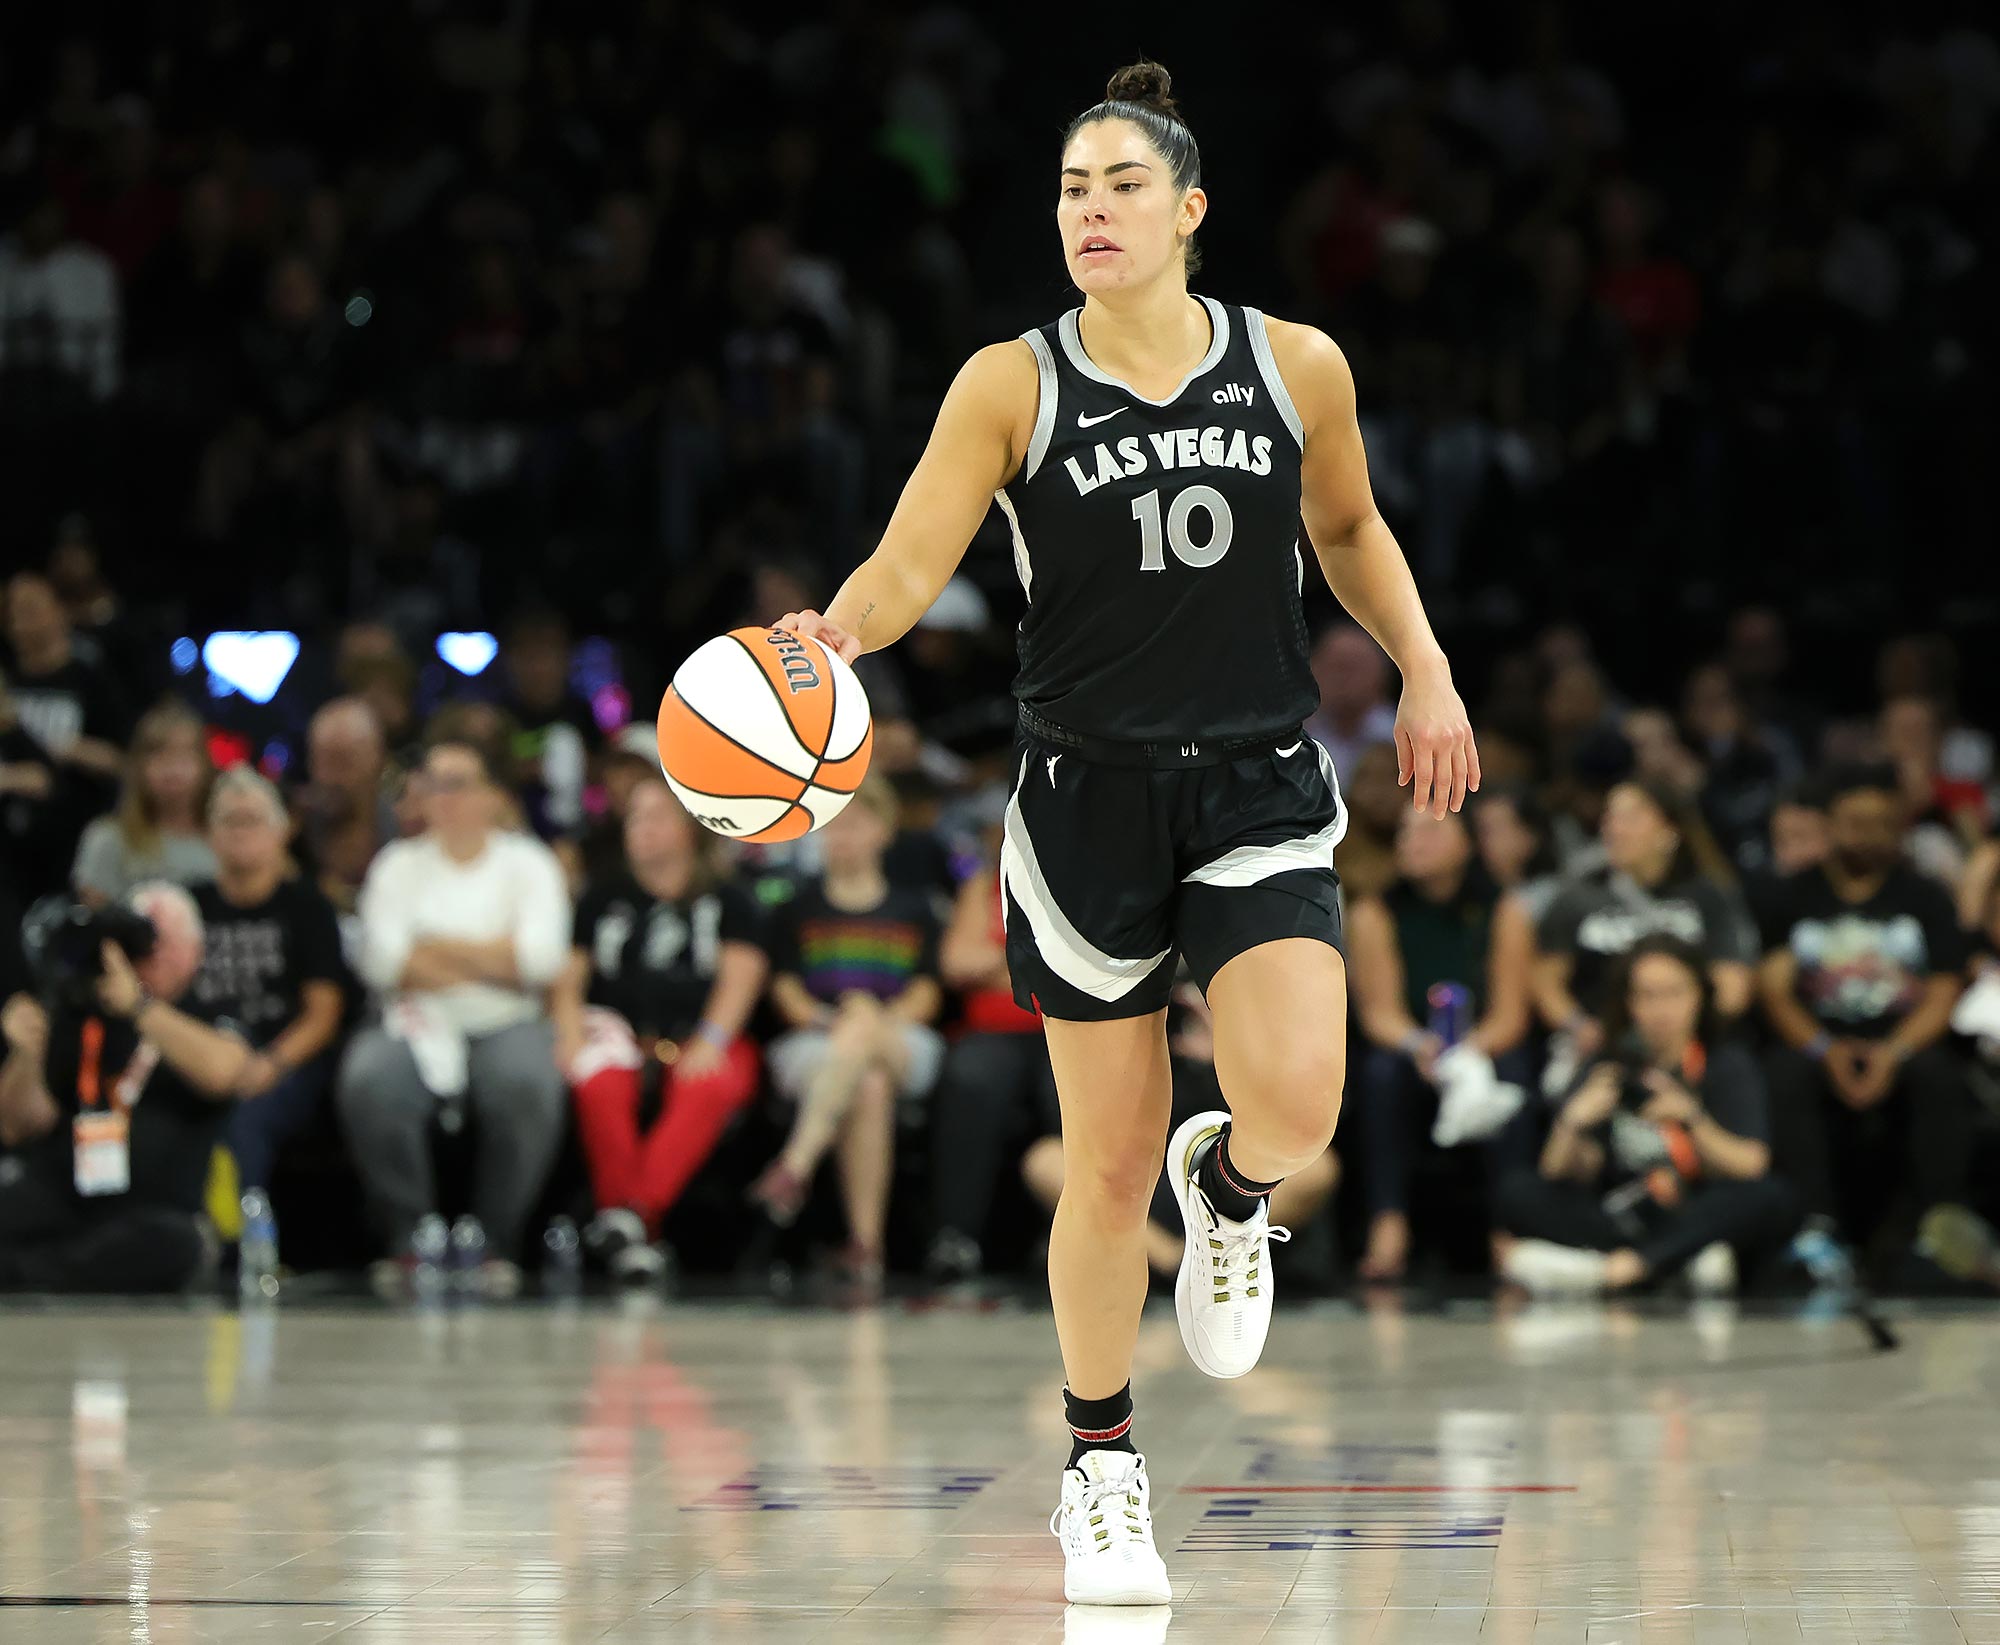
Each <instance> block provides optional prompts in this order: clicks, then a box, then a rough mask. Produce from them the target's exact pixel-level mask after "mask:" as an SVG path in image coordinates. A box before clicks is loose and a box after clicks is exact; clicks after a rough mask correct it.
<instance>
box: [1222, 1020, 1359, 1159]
mask: <svg viewBox="0 0 2000 1645" xmlns="http://www.w3.org/2000/svg"><path fill="white" fill-rule="evenodd" d="M1346 1074H1347V1067H1346V1059H1345V1058H1344V1057H1343V1056H1342V1054H1341V1051H1340V1048H1339V1047H1338V1046H1329V1045H1326V1044H1324V1043H1323V1042H1320V1041H1318V1040H1313V1041H1308V1042H1305V1043H1303V1044H1302V1043H1299V1042H1296V1041H1294V1042H1293V1043H1292V1044H1291V1045H1290V1046H1289V1047H1288V1046H1287V1045H1285V1044H1283V1043H1274V1044H1273V1045H1271V1046H1270V1047H1269V1048H1268V1049H1267V1050H1265V1051H1264V1052H1263V1053H1261V1054H1260V1055H1259V1056H1258V1057H1257V1058H1256V1059H1255V1061H1254V1063H1253V1064H1252V1066H1251V1067H1250V1068H1249V1069H1247V1070H1245V1071H1244V1073H1243V1075H1242V1077H1240V1078H1239V1079H1238V1080H1236V1081H1233V1082H1232V1083H1231V1088H1230V1101H1231V1104H1232V1106H1233V1107H1234V1108H1235V1109H1236V1110H1237V1112H1238V1113H1239V1115H1240V1114H1247V1113H1254V1114H1255V1115H1256V1125H1257V1128H1258V1132H1259V1134H1260V1136H1262V1137H1263V1138H1265V1139H1266V1141H1267V1143H1268V1146H1270V1147H1272V1148H1274V1149H1276V1150H1278V1151H1279V1152H1281V1153H1286V1154H1296V1155H1298V1156H1300V1157H1301V1158H1306V1159H1312V1158H1317V1157H1318V1155H1319V1153H1320V1152H1321V1150H1323V1149H1324V1148H1325V1147H1326V1145H1327V1144H1328V1143H1329V1142H1331V1141H1332V1140H1333V1130H1334V1125H1335V1122H1336V1121H1338V1120H1339V1118H1340V1092H1341V1086H1342V1084H1343V1083H1344V1082H1345V1079H1346Z"/></svg>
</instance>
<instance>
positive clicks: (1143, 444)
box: [994, 297, 1319, 742]
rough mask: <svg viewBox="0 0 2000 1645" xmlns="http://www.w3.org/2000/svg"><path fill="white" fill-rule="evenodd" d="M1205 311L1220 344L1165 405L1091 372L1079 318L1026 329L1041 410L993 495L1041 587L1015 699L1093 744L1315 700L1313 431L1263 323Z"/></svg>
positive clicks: (1234, 729) (1245, 724)
mask: <svg viewBox="0 0 2000 1645" xmlns="http://www.w3.org/2000/svg"><path fill="white" fill-rule="evenodd" d="M1201 301H1202V303H1203V305H1204V306H1205V307H1206V308H1207V310H1208V314H1209V321H1210V324H1211V325H1212V326H1213V328H1214V336H1213V340H1212V341H1211V342H1210V344H1209V349H1208V352H1207V353H1206V354H1205V355H1203V356H1202V358H1201V362H1200V364H1198V365H1197V366H1196V367H1195V368H1194V370H1193V371H1191V372H1190V373H1189V374H1188V375H1187V377H1186V378H1185V379H1184V380H1183V381H1182V383H1181V385H1180V387H1179V388H1177V389H1176V390H1175V391H1174V392H1173V393H1172V394H1169V395H1168V396H1167V397H1166V398H1165V399H1164V400H1149V399H1147V398H1146V397H1145V396H1144V395H1142V394H1139V393H1138V392H1137V391H1135V390H1134V389H1132V388H1130V387H1128V386H1127V385H1126V384H1124V383H1122V382H1120V381H1119V380H1118V379H1117V378H1115V377H1113V376H1111V375H1109V374H1108V373H1107V372H1104V371H1101V370H1100V369H1098V367H1097V366H1096V365H1094V364H1093V363H1092V362H1091V359H1090V356H1089V355H1087V354H1085V353H1084V351H1083V343H1082V340H1081V338H1080V336H1079V335H1078V329H1077V317H1078V315H1079V314H1080V313H1081V312H1082V311H1081V310H1080V309H1072V310H1071V311H1070V312H1069V313H1068V314H1065V315H1064V316H1063V317H1062V318H1061V319H1060V320H1058V321H1056V322H1055V323H1054V324H1052V325H1046V326H1043V327H1041V328H1040V329H1038V330H1035V331H1030V332H1027V333H1026V334H1025V335H1024V336H1023V338H1022V341H1024V342H1026V343H1027V344H1028V346H1029V347H1030V348H1032V349H1033V350H1034V351H1035V359H1036V361H1037V363H1038V364H1039V366H1040V368H1041V400H1040V405H1039V407H1038V409H1037V412H1036V417H1035V427H1034V435H1033V438H1032V439H1031V440H1030V442H1029V446H1028V451H1027V455H1026V458H1025V460H1024V461H1023V463H1022V465H1021V470H1020V472H1019V473H1018V474H1016V475H1015V477H1014V478H1013V480H1012V481H1011V482H1009V483H1008V485H1007V486H1006V487H1005V488H1004V489H1003V490H1001V491H999V492H996V493H995V494H994V495H995V500H996V501H997V502H998V503H999V505H1000V509H1001V512H1002V513H1004V514H1005V515H1006V516H1007V523H1008V525H1009V526H1010V527H1011V528H1012V529H1013V533H1014V568H1015V570H1016V572H1018V573H1019V575H1020V578H1021V586H1022V587H1023V588H1024V589H1025V590H1026V591H1027V595H1028V610H1027V615H1026V616H1024V617H1023V618H1022V619H1021V626H1020V636H1019V637H1020V658H1021V668H1020V673H1019V674H1018V675H1017V676H1016V677H1015V681H1014V695H1015V696H1016V697H1017V698H1018V699H1019V700H1020V701H1022V702H1024V703H1026V704H1028V705H1029V706H1030V707H1032V708H1033V709H1035V710H1036V712H1038V713H1040V714H1042V715H1044V716H1045V717H1046V718H1048V719H1050V720H1053V721H1055V722H1056V723H1057V724H1058V725H1062V726H1066V727H1068V728H1069V729H1070V730H1073V731H1079V732H1082V733H1084V734H1085V735H1087V736H1095V737H1108V738H1116V739H1119V740H1121V741H1133V742H1153V741H1166V740H1175V739H1178V740H1209V739H1219V738H1224V737H1231V736H1250V735H1255V734H1258V733H1261V732H1265V731H1281V730H1285V729H1287V728H1291V727H1296V726H1297V725H1298V724H1299V723H1300V722H1301V721H1302V720H1304V719H1305V718H1306V717H1307V716H1308V715H1309V714H1311V713H1312V712H1313V710H1314V709H1315V708H1316V707H1317V706H1318V702H1319V697H1318V692H1317V690H1316V689H1315V687H1314V685H1313V679H1312V674H1311V671H1310V669H1309V667H1308V665H1307V664H1308V659H1307V644H1306V628H1305V614H1304V611H1303V610H1302V608H1301V604H1300V596H1301V593H1302V592H1303V588H1304V578H1305V569H1304V561H1303V560H1302V558H1301V556H1300V554H1299V549H1298V538H1299V462H1300V456H1301V453H1302V451H1303V449H1304V438H1305V436H1304V429H1303V426H1302V425H1301V423H1300V421H1299V414H1298V411H1297V409H1296V408H1295V407H1294V406H1293V404H1292V400H1291V396H1290V395H1289V394H1287V393H1286V392H1285V385H1284V382H1283V380H1282V379H1281V378H1280V377H1279V375H1278V368H1277V365H1276V363H1275V362H1274V361H1273V360H1272V358H1271V344H1270V339H1269V337H1268V336H1267V335H1266V333H1265V330H1264V316H1263V315H1262V314H1260V313H1258V312H1257V310H1256V309H1254V308H1237V307H1233V306H1231V305H1227V304H1223V303H1218V302H1216V301H1215V300H1214V299H1213V298H1209V297H1204V298H1202V299H1201Z"/></svg>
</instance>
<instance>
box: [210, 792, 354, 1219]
mask: <svg viewBox="0 0 2000 1645" xmlns="http://www.w3.org/2000/svg"><path fill="white" fill-rule="evenodd" d="M208 831H209V839H210V842H211V843H212V845H213V847H214V850H215V861H216V873H215V878H214V879H213V880H207V881H204V882H202V883H201V884H198V885H196V886H195V887H194V899H195V903H196V905H197V906H198V907H199V908H200V909H201V916H202V924H203V927H204V929H205V931H206V933H207V941H206V944H205V945H204V950H203V954H202V962H201V970H200V972H199V973H198V974H197V975H196V977H195V980H194V988H193V990H192V993H191V996H190V997H191V998H192V999H194V1000H195V1001H196V1002H197V1003H198V1004H199V1005H200V1006H201V1007H202V1008H203V1010H204V1012H205V1013H206V1014H209V1015H213V1016H217V1017H226V1018H228V1019H229V1020H230V1021H231V1022H233V1023H235V1025H236V1027H237V1029H238V1031H239V1032H240V1033H241V1034H242V1035H243V1037H244V1038H245V1039H247V1040H248V1041H249V1042H250V1044H251V1046H252V1047H253V1048H254V1054H253V1055H252V1056H251V1058H250V1060H249V1063H248V1064H247V1065H246V1066H245V1068H244V1070H243V1077H242V1079H241V1080H239V1081H238V1082H237V1086H236V1090H235V1093H234V1094H235V1095H236V1096H238V1097H240V1098H242V1099H243V1100H242V1101H241V1102H239V1103H238V1104H237V1105H236V1107H235V1108H234V1109H233V1110H232V1112H231V1114H230V1119H229V1150H230V1153H231V1154H232V1155H234V1156H235V1160H236V1174H237V1178H238V1180H239V1181H240V1182H241V1184H242V1186H243V1187H245V1188H268V1187H269V1186H270V1182H271V1167H272V1165H273V1163H274V1162H275V1161H276V1159H277V1154H278V1150H279V1149H280V1148H281V1147H283V1146H284V1143H285V1141H286V1139H287V1138H289V1137H291V1136H292V1135H294V1134H295V1133H296V1132H297V1131H298V1130H299V1129H300V1128H301V1127H302V1126H303V1125H304V1124H305V1123H306V1121H307V1120H309V1119H310V1118H311V1117H312V1113H313V1110H314V1109H315V1108H316V1107H317V1106H318V1105H319V1101H320V1098H321V1097H322V1096H323V1095H324V1094H325V1091H326V1087H327V1081H328V1079H329V1078H330V1076H331V1073H332V1069H331V1067H330V1066H329V1065H330V1063H331V1061H332V1059H331V1057H330V1056H329V1054H328V1053H329V1051H330V1050H331V1048H332V1046H333V1042H334V1039H335V1037H336V1036H337V1035H338V1034H339V1032H340V1024H341V1019H342V1018H343V1017H344V1016H345V1014H346V1010H347V990H348V974H347V967H346V964H345V963H344V962H343V960H342V959H341V953H340V930H339V927H338V925H337V924H336V923H335V916H334V912H333V905H332V904H331V903H329V902H328V901H327V900H326V898H325V897H323V896H322V895H320V893H319V891H318V889H317V888H316V887H315V886H314V885H313V884H312V882H311V881H310V880H307V879H306V878H305V877H304V876H302V875H301V874H299V873H298V871H297V870H296V868H295V867H294V866H293V864H292V861H291V858H290V857H289V855H288V854H287V852H286V841H287V840H288V839H289V837H290V835H291V818H290V816H289V815H288V814H287V813H286V811H285V802H284V798H283V796H282V795H280V794H279V792H278V790H277V788H276V787H275V785H273V784H272V783H271V781H270V780H269V779H268V778H265V777H261V776H259V775H258V774H257V773H256V772H255V771H252V770H251V769H250V768H249V767H247V766H236V767H234V768H232V769H231V770H228V771H225V772H224V773H223V774H222V775H221V776H220V777H218V778H217V779H216V783H215V792H214V793H213V795H212V796H211V797H210V799H209V803H208Z"/></svg>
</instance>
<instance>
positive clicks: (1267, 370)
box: [1243, 308, 1306, 451]
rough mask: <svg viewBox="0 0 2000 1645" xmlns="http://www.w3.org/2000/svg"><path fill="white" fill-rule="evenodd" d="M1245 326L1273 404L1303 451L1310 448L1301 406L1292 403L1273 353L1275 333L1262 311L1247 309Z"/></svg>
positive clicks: (1259, 372)
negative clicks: (1307, 446) (1272, 344)
mask: <svg viewBox="0 0 2000 1645" xmlns="http://www.w3.org/2000/svg"><path fill="white" fill-rule="evenodd" d="M1243 326H1244V329H1245V330H1246V331H1248V332H1249V333H1250V352H1251V353H1252V354H1254V355H1255V356H1256V357H1257V373H1258V375H1259V376H1261V377H1262V378H1263V379H1264V387H1265V390H1266V391H1267V392H1268V393H1269V394H1270V396H1271V404H1272V405H1274V406H1276V407H1277V408H1278V415H1279V416H1280V417H1282V418H1284V419H1285V427H1287V428H1288V429H1290V430H1291V431H1292V438H1293V439H1294V440H1296V441H1298V442H1299V450H1301V451H1303V450H1305V448H1306V425H1305V424H1304V423H1303V422H1302V421H1300V419H1299V408H1298V407H1297V406H1295V405H1293V404H1292V396H1291V391H1290V390H1289V389H1287V388H1286V387H1285V379H1284V378H1283V377H1282V376H1281V375H1279V372H1278V359H1277V356H1276V355H1274V354H1273V353H1272V352H1271V333H1270V331H1269V330H1268V329H1267V328H1266V326H1265V322H1264V315H1263V313H1262V311H1261V310H1259V309H1254V308H1246V309H1245V310H1244V311H1243Z"/></svg>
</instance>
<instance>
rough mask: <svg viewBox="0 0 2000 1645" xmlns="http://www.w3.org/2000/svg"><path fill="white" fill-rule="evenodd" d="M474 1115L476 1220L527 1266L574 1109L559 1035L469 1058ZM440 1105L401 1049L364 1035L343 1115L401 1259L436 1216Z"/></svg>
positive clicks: (532, 1028) (496, 1249)
mask: <svg viewBox="0 0 2000 1645" xmlns="http://www.w3.org/2000/svg"><path fill="white" fill-rule="evenodd" d="M466 1074H467V1079H466V1094H465V1100H466V1108H467V1110H468V1111H469V1112H470V1114H471V1116H472V1125H473V1130H474V1132H475V1134H476V1148H475V1153H474V1156H473V1181H472V1214H473V1215H474V1216H476V1217H477V1218H479V1220H480V1222H481V1223H483V1224H484V1225H485V1228H486V1241H487V1249H488V1251H489V1252H490V1253H491V1254H492V1255H494V1256H496V1257H507V1258H509V1259H511V1260H513V1261H517V1262H518V1261H519V1260H520V1254H521V1236H522V1234H523V1233H524V1232H525V1230H526V1226H527V1221H528V1215H529V1213H530V1212H531V1211H533V1210H534V1208H535V1200H536V1199H537V1197H538V1196H539V1195H540V1194H541V1191H542V1184H543V1183H544V1182H545V1181H546V1180H547V1178H548V1174H549V1167H550V1166H551V1165H553V1164H554V1163H555V1156H556V1148H557V1145H558V1144H559V1143H560V1141H561V1138H562V1123H563V1110H564V1103H565V1101H566V1093H565V1091H564V1087H563V1082H562V1078H561V1076H560V1075H559V1074H557V1072H556V1061H555V1031H554V1029H553V1028H552V1027H551V1026H550V1025H549V1024H548V1023H547V1022H524V1023H520V1024H517V1025H516V1026H515V1027H512V1028H503V1029H501V1030H500V1031H499V1032H498V1033H497V1034H484V1035H481V1036H480V1037H479V1038H477V1039H474V1040H472V1041H470V1042H469V1044H468V1047H467V1052H466ZM437 1105H438V1099H437V1097H436V1096H435V1095H433V1094H432V1092H431V1091H430V1089H429V1088H428V1087H427V1086H426V1085H425V1084H424V1082H423V1080H422V1079H421V1078H420V1077H419V1076H418V1073H417V1064H416V1059H415V1058H414V1057H412V1056H411V1055H410V1048H409V1046H408V1045H406V1044H405V1043H404V1042H403V1041H402V1040H400V1039H397V1038H396V1037H395V1036H393V1035H391V1034H389V1033H387V1032H385V1031H384V1030H382V1029H380V1028H368V1029H364V1030H362V1032H361V1033H359V1034H357V1035H355V1037H354V1043H353V1044H352V1045H351V1046H349V1047H348V1051H347V1058H346V1060H345V1061H344V1062H343V1063H342V1064H341V1069H340V1113H341V1118H342V1119H343V1120H344V1121H345V1123H346V1126H347V1138H348V1142H349V1144H350V1146H351V1147H352V1148H353V1150H354V1163H355V1166H356V1168H357V1169H358V1170H359V1171H360V1173H361V1183H362V1187H363V1188H364V1190H365V1191H366V1192H367V1195H368V1204H369V1210H370V1212H371V1213H372V1214H373V1216H374V1217H375V1220H376V1222H377V1223H378V1225H379V1227H380V1230H381V1232H382V1234H383V1236H384V1237H385V1238H386V1239H387V1240H388V1242H389V1249H390V1251H391V1252H393V1253H398V1254H400V1253H401V1252H403V1251H404V1250H406V1249H407V1248H408V1246H409V1241H410V1234H411V1231H412V1230H413V1229H415V1227H416V1225H417V1222H418V1221H419V1219H421V1218H422V1217H424V1216H426V1215H428V1214H429V1213H430V1212H432V1211H435V1210H436V1209H437V1182H436V1176H435V1173H434V1172H433V1171H432V1169H431V1147H430V1128H431V1120H432V1117H433V1115H434V1114H435V1113H436V1111H437Z"/></svg>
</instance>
